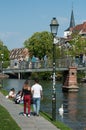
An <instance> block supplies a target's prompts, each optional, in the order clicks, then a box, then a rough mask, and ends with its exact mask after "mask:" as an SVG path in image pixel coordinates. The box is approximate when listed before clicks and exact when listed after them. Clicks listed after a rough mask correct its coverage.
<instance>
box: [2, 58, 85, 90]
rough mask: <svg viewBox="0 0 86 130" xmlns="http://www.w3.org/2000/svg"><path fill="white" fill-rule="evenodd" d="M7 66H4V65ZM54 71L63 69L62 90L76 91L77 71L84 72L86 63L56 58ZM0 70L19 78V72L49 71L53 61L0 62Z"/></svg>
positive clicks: (51, 68) (51, 69)
mask: <svg viewBox="0 0 86 130" xmlns="http://www.w3.org/2000/svg"><path fill="white" fill-rule="evenodd" d="M5 65H6V66H7V65H8V66H7V67H4V66H5ZM55 70H56V71H63V90H64V91H78V85H77V71H84V72H85V73H86V64H83V63H82V62H79V63H77V62H76V60H74V59H73V58H70V59H68V58H64V59H58V60H56V64H55ZM1 71H2V73H5V74H16V73H17V74H18V78H19V79H20V78H21V73H32V72H50V71H53V61H50V60H49V61H47V62H46V63H45V62H44V61H37V62H27V61H22V62H18V63H14V64H11V63H10V62H3V64H1Z"/></svg>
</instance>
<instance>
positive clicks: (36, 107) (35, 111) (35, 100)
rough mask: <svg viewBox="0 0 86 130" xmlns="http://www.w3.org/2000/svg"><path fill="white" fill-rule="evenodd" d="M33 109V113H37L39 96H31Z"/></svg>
mask: <svg viewBox="0 0 86 130" xmlns="http://www.w3.org/2000/svg"><path fill="white" fill-rule="evenodd" d="M33 109H34V113H35V114H37V115H39V111H40V98H33Z"/></svg>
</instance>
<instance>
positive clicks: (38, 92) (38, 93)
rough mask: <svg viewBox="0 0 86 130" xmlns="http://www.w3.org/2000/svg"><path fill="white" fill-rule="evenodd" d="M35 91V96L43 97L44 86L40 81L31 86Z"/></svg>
mask: <svg viewBox="0 0 86 130" xmlns="http://www.w3.org/2000/svg"><path fill="white" fill-rule="evenodd" d="M31 90H32V91H33V97H34V98H40V97H41V91H42V86H41V85H40V84H38V83H36V84H34V85H33V86H32V88H31Z"/></svg>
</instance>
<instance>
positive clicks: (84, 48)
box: [70, 33, 86, 56]
mask: <svg viewBox="0 0 86 130" xmlns="http://www.w3.org/2000/svg"><path fill="white" fill-rule="evenodd" d="M70 44H71V50H70V53H71V54H72V55H74V56H75V55H80V54H84V53H86V38H83V37H82V36H80V35H79V34H77V33H74V34H73V35H72V40H70Z"/></svg>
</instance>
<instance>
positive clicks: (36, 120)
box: [0, 93, 60, 130]
mask: <svg viewBox="0 0 86 130" xmlns="http://www.w3.org/2000/svg"><path fill="white" fill-rule="evenodd" d="M0 104H1V105H2V106H3V107H4V108H6V109H7V111H8V112H9V113H10V115H11V116H12V118H13V119H14V120H15V121H16V123H17V124H18V125H19V127H20V128H21V130H28V129H30V130H52V129H53V130H60V129H58V128H57V127H56V126H54V125H53V124H52V123H50V122H49V121H48V120H46V119H44V118H43V117H42V116H39V117H37V116H35V117H34V116H32V115H31V117H30V118H28V117H24V116H23V115H22V113H23V107H22V106H21V105H19V104H15V103H14V102H13V101H11V100H9V99H6V98H5V96H4V95H3V94H2V93H0Z"/></svg>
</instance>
